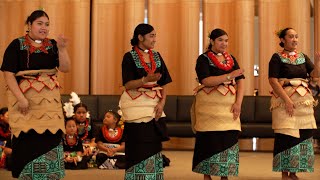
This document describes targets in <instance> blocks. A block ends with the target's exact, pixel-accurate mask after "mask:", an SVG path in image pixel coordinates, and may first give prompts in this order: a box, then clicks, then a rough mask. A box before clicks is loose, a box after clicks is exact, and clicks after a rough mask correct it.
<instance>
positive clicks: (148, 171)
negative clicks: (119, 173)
mask: <svg viewBox="0 0 320 180" xmlns="http://www.w3.org/2000/svg"><path fill="white" fill-rule="evenodd" d="M124 179H125V180H163V179H164V177H163V159H162V154H161V153H160V152H159V153H157V154H155V155H153V156H151V157H149V158H148V159H146V160H143V161H141V162H140V163H138V164H136V165H134V166H132V167H130V168H129V169H127V170H126V174H125V178H124Z"/></svg>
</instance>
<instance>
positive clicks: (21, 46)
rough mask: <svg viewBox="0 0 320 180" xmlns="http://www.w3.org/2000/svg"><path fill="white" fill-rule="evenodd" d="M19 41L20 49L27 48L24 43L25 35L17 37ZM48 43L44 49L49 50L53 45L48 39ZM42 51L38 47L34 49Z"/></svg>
mask: <svg viewBox="0 0 320 180" xmlns="http://www.w3.org/2000/svg"><path fill="white" fill-rule="evenodd" d="M18 39H19V41H20V50H28V46H27V45H26V43H25V41H26V38H25V36H22V37H20V38H18ZM48 43H49V44H50V45H49V46H45V49H46V50H49V49H52V48H53V45H52V42H51V41H50V40H48ZM41 52H42V51H41V50H40V49H37V50H36V51H35V53H41Z"/></svg>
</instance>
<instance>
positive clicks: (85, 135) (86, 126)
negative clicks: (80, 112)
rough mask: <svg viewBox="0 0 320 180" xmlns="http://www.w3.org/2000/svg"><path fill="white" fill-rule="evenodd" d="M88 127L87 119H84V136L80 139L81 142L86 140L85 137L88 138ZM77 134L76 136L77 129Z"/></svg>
mask: <svg viewBox="0 0 320 180" xmlns="http://www.w3.org/2000/svg"><path fill="white" fill-rule="evenodd" d="M88 126H89V121H88V119H86V125H85V126H84V131H85V134H84V136H83V137H82V138H80V139H81V140H82V141H83V140H86V139H87V137H88V134H89V132H88ZM77 134H78V129H77Z"/></svg>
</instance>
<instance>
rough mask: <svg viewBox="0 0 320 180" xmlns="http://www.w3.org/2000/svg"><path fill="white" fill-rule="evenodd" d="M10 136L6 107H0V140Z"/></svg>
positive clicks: (5, 139) (2, 140)
mask: <svg viewBox="0 0 320 180" xmlns="http://www.w3.org/2000/svg"><path fill="white" fill-rule="evenodd" d="M10 136H11V131H10V127H9V116H8V108H7V107H4V108H1V109H0V141H1V142H4V141H7V140H8V139H9V138H11V137H10Z"/></svg>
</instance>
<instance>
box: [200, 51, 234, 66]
mask: <svg viewBox="0 0 320 180" xmlns="http://www.w3.org/2000/svg"><path fill="white" fill-rule="evenodd" d="M203 55H204V56H205V57H206V58H207V59H208V62H209V66H213V67H217V66H216V65H214V64H213V62H212V61H211V59H210V58H209V56H208V55H207V54H206V53H204V54H203ZM230 57H232V56H230Z"/></svg>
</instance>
